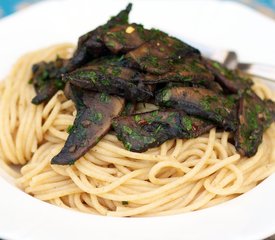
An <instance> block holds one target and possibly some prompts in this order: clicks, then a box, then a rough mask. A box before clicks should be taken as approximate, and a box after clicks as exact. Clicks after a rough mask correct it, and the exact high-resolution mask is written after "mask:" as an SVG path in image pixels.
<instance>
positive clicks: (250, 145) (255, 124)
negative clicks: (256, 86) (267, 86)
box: [235, 90, 272, 157]
mask: <svg viewBox="0 0 275 240" xmlns="http://www.w3.org/2000/svg"><path fill="white" fill-rule="evenodd" d="M238 118H239V124H238V128H237V131H236V134H235V146H236V148H237V150H238V151H239V152H240V153H241V154H242V155H244V156H247V157H251V156H253V155H255V154H256V152H257V150H258V147H259V145H260V143H261V142H262V137H263V133H264V130H265V129H266V128H268V127H269V125H270V124H271V122H272V114H271V112H270V111H269V109H268V107H267V105H266V103H265V102H264V101H263V100H261V99H260V98H259V97H258V96H257V95H256V94H255V93H254V92H253V91H252V90H247V91H245V92H244V93H243V95H242V97H241V98H240V101H239V109H238Z"/></svg>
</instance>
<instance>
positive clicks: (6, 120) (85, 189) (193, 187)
mask: <svg viewBox="0 0 275 240" xmlns="http://www.w3.org/2000/svg"><path fill="white" fill-rule="evenodd" d="M73 49H74V46H73V45H71V44H60V45H55V46H51V47H48V48H45V49H42V50H39V51H35V52H32V53H28V54H26V55H24V56H23V57H21V58H20V59H19V60H18V62H17V63H16V64H15V65H14V66H13V68H12V70H11V72H10V74H9V75H8V76H7V78H6V79H4V81H3V82H1V85H0V93H1V94H0V96H1V98H0V109H1V110H0V118H1V119H0V146H1V148H0V157H1V166H2V167H3V168H4V170H6V171H7V172H8V173H9V174H10V175H12V176H13V177H14V178H15V182H16V184H17V185H18V186H19V187H20V188H22V189H23V190H24V191H25V192H27V193H28V194H30V195H32V196H34V197H36V198H38V199H41V200H43V201H46V202H49V203H52V204H55V205H57V206H60V207H64V208H67V209H74V210H78V211H82V212H86V213H92V214H101V215H109V216H119V217H123V216H159V215H168V214H178V213H183V212H188V211H194V210H198V209H202V208H206V207H210V206H213V205H216V204H219V203H222V202H224V201H228V200H230V199H232V198H235V197H237V196H239V195H240V194H242V193H245V192H247V191H249V190H250V189H252V188H253V187H255V186H256V185H257V184H259V183H260V182H261V181H262V180H263V179H265V178H266V177H268V176H269V175H271V174H272V173H273V172H274V171H275V152H274V149H275V124H272V125H271V127H270V128H269V129H268V130H267V131H266V132H265V133H264V136H263V142H262V144H261V145H260V146H259V149H258V152H257V153H256V155H255V156H253V157H251V158H247V157H242V156H240V154H238V153H237V151H236V149H235V147H234V145H233V144H231V143H230V137H231V136H230V133H229V132H219V131H217V130H216V129H212V130H210V132H209V133H208V134H204V135H202V136H200V137H197V138H195V139H189V140H186V139H175V140H169V141H166V142H165V143H163V144H162V145H161V146H160V147H156V148H152V149H150V150H148V151H147V152H144V153H135V152H130V151H128V150H126V149H125V148H124V147H123V145H122V143H121V142H120V141H119V140H118V139H117V137H116V136H115V135H114V134H112V133H109V134H107V135H106V136H105V137H104V138H103V139H102V140H101V141H100V142H99V143H98V144H97V145H96V146H95V147H93V148H92V149H91V150H90V151H89V152H88V153H86V154H85V156H83V157H81V159H79V160H78V161H77V162H76V163H75V164H74V165H71V166H59V165H51V164H50V161H51V159H52V158H53V157H54V156H55V155H56V154H57V153H58V152H59V151H60V150H61V148H62V147H63V145H64V142H65V140H66V139H67V136H68V133H67V131H66V130H67V128H68V126H70V125H72V123H73V120H74V117H75V115H76V110H75V107H74V104H73V102H72V101H71V100H67V99H66V97H65V96H64V94H63V92H62V91H59V92H57V94H56V95H55V96H54V97H53V98H52V99H51V100H50V101H49V102H48V103H47V104H41V105H33V104H31V99H32V97H33V96H34V94H35V92H34V89H33V86H32V85H30V84H28V81H29V79H30V78H31V66H32V65H33V64H34V63H36V62H39V61H42V60H45V61H49V60H53V59H55V57H56V56H57V55H59V56H61V57H64V58H66V57H70V55H71V54H72V51H73ZM253 89H254V91H255V92H256V93H257V94H258V95H259V96H260V97H261V98H274V94H273V93H272V92H271V90H269V89H268V88H267V87H266V86H264V85H263V84H261V83H259V82H256V83H255V84H254V86H253ZM144 108H145V109H144ZM153 108H155V106H153V105H150V104H147V105H146V106H143V105H140V106H139V111H144V110H148V109H153ZM14 166H20V171H19V172H17V171H16V170H15V169H14Z"/></svg>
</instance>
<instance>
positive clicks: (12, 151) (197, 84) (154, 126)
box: [0, 4, 275, 217]
mask: <svg viewBox="0 0 275 240" xmlns="http://www.w3.org/2000/svg"><path fill="white" fill-rule="evenodd" d="M131 7H132V5H131V4H129V5H128V6H127V8H126V9H125V10H122V11H121V12H119V13H118V15H116V16H114V17H112V18H111V19H110V20H109V21H108V22H107V23H106V24H104V25H101V26H99V27H97V28H96V29H94V30H92V31H90V32H88V33H86V34H85V35H83V36H81V37H80V38H79V41H78V45H77V47H75V46H74V45H72V44H59V45H54V46H50V47H47V48H45V49H40V50H37V51H34V52H31V53H27V54H26V55H24V56H22V57H21V58H20V59H19V60H18V61H17V63H16V64H15V65H14V66H13V68H12V70H11V72H10V74H9V75H8V76H7V77H6V79H5V80H4V81H3V82H1V83H0V113H1V114H0V165H1V167H2V168H4V169H5V170H6V171H7V172H8V173H10V174H11V175H12V176H14V177H15V181H16V183H17V184H18V186H19V187H20V188H21V189H23V190H24V191H25V192H26V193H28V194H30V195H32V196H34V197H36V198H38V199H40V200H43V201H46V202H49V203H52V204H55V205H57V206H61V207H64V208H67V209H74V210H78V211H82V212H86V213H92V214H101V215H110V216H127V217H128V216H157V215H167V214H177V213H183V212H187V211H194V210H198V209H202V208H206V207H210V206H213V205H216V204H219V203H222V202H225V201H228V200H230V199H232V198H235V197H237V196H239V195H240V194H242V193H245V192H247V191H249V190H250V189H252V188H254V187H255V186H256V185H257V184H259V183H260V182H261V181H262V180H263V179H265V178H266V177H268V176H270V175H271V174H272V173H273V172H275V157H274V156H275V124H272V122H273V121H274V119H275V104H274V102H273V101H272V100H271V99H273V100H274V99H275V94H273V93H272V91H271V90H270V89H268V88H267V87H266V86H264V85H263V84H261V83H260V82H257V81H255V79H253V80H252V79H251V78H250V77H248V76H247V75H245V74H244V73H242V72H240V71H238V70H230V69H227V68H226V67H225V66H223V64H221V63H218V62H215V61H212V60H210V59H206V58H204V57H203V56H202V55H201V53H200V52H199V50H197V49H195V48H193V47H191V46H189V45H188V44H186V43H184V42H183V41H181V40H179V39H177V38H174V37H172V36H169V35H168V34H167V33H164V32H162V31H160V30H157V29H146V28H144V27H143V26H142V25H141V24H136V23H129V22H128V15H129V12H130V10H131ZM14 166H16V169H17V170H18V169H19V171H14Z"/></svg>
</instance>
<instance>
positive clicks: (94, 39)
mask: <svg viewBox="0 0 275 240" xmlns="http://www.w3.org/2000/svg"><path fill="white" fill-rule="evenodd" d="M131 8H132V4H128V6H127V7H126V9H124V10H122V11H120V12H119V13H118V14H117V15H116V16H114V17H112V18H111V19H110V20H109V21H108V22H107V23H106V24H104V25H102V26H99V27H97V28H96V29H95V30H92V31H90V32H88V33H86V34H84V35H83V36H81V37H80V38H79V40H78V44H77V49H76V51H75V53H74V55H73V57H72V58H71V59H70V62H69V64H68V65H67V67H66V72H70V71H73V70H74V69H76V68H78V67H81V66H83V65H84V64H85V63H87V62H88V61H90V60H92V59H95V58H98V57H100V56H104V55H107V54H109V53H110V51H109V50H108V48H107V47H106V45H105V43H104V41H103V36H104V34H105V33H106V32H108V31H109V29H111V28H113V27H115V26H119V25H125V24H128V15H129V13H130V11H131Z"/></svg>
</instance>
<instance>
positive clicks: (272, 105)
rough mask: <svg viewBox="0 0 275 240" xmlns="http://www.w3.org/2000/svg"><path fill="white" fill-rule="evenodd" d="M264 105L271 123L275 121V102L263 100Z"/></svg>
mask: <svg viewBox="0 0 275 240" xmlns="http://www.w3.org/2000/svg"><path fill="white" fill-rule="evenodd" d="M265 105H266V107H267V109H268V111H269V112H270V114H271V117H272V121H275V102H273V101H272V100H270V99H267V100H265Z"/></svg>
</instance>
